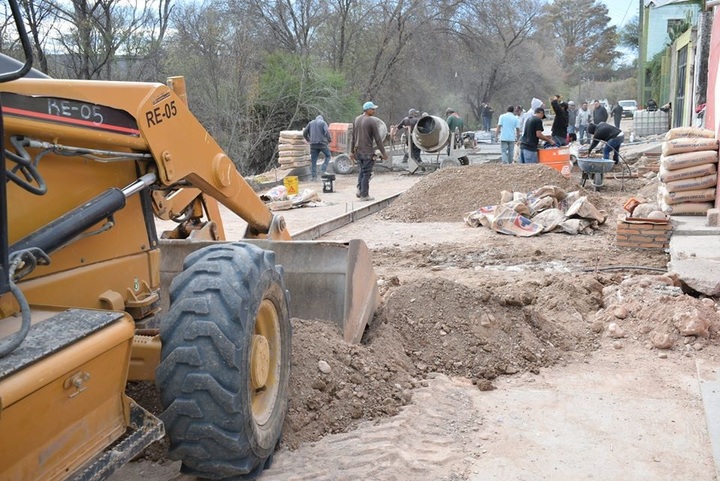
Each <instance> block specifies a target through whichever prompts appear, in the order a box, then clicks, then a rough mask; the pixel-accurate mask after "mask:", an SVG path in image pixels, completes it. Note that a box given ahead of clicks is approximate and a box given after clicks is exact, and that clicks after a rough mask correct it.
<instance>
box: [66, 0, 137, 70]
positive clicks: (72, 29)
mask: <svg viewBox="0 0 720 481" xmlns="http://www.w3.org/2000/svg"><path fill="white" fill-rule="evenodd" d="M149 5H151V3H143V6H142V7H141V6H139V5H138V4H137V3H135V4H132V3H129V2H124V1H121V0H70V1H69V3H68V2H64V1H61V0H55V2H54V3H53V7H54V9H55V10H56V12H57V20H58V24H60V25H63V27H56V32H58V36H57V38H56V39H55V40H56V42H57V43H58V45H59V46H60V48H61V49H62V51H63V53H64V57H65V67H66V68H67V69H68V72H67V74H68V75H69V76H71V77H75V78H81V79H111V78H112V77H113V73H112V69H113V67H114V61H115V57H116V55H117V54H118V52H119V51H121V50H122V48H123V46H124V45H125V44H126V42H127V41H128V39H129V38H130V37H132V36H133V35H136V34H137V32H139V31H141V30H143V29H144V28H145V27H146V26H147V23H148V18H149V16H150V15H151V14H150V10H149Z"/></svg>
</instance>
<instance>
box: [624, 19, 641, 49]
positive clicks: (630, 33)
mask: <svg viewBox="0 0 720 481" xmlns="http://www.w3.org/2000/svg"><path fill="white" fill-rule="evenodd" d="M619 43H620V45H621V46H623V47H625V48H628V49H630V50H632V51H633V52H637V51H638V50H639V49H640V18H639V17H637V16H635V17H633V18H632V19H630V21H629V22H628V23H626V24H625V25H624V26H623V27H622V29H621V30H620V37H619Z"/></svg>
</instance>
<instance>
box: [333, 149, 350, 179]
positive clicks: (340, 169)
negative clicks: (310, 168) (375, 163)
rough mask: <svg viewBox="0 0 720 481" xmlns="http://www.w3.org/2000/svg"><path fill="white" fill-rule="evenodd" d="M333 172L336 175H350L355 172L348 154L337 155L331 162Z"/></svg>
mask: <svg viewBox="0 0 720 481" xmlns="http://www.w3.org/2000/svg"><path fill="white" fill-rule="evenodd" d="M333 171H334V172H335V173H336V174H342V175H350V174H352V173H353V172H354V171H355V162H353V160H352V159H351V158H350V156H349V155H348V154H339V155H338V156H337V157H335V160H333Z"/></svg>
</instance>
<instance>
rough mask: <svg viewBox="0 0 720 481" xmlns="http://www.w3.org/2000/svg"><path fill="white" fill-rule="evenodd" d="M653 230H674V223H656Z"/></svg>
mask: <svg viewBox="0 0 720 481" xmlns="http://www.w3.org/2000/svg"><path fill="white" fill-rule="evenodd" d="M652 228H653V230H672V225H670V223H669V222H668V223H667V224H655V225H654V226H653V227H652Z"/></svg>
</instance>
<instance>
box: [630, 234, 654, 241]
mask: <svg viewBox="0 0 720 481" xmlns="http://www.w3.org/2000/svg"><path fill="white" fill-rule="evenodd" d="M653 237H654V236H644V235H633V236H630V239H628V240H629V241H630V242H648V241H652V240H653Z"/></svg>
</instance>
